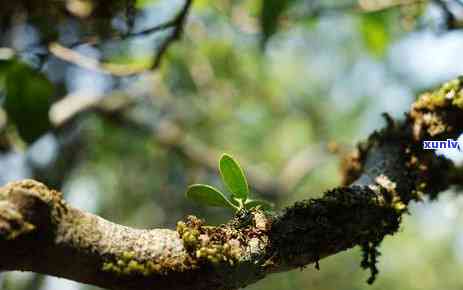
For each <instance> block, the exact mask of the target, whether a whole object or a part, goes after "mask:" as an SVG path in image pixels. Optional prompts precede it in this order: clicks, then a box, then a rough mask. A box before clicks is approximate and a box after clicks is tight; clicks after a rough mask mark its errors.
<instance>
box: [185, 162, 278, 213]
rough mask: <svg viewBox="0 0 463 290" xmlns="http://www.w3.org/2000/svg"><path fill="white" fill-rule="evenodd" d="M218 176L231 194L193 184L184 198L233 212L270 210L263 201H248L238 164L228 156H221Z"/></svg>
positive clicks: (208, 186) (241, 170)
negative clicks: (256, 209) (259, 209)
mask: <svg viewBox="0 0 463 290" xmlns="http://www.w3.org/2000/svg"><path fill="white" fill-rule="evenodd" d="M219 169H220V175H221V177H222V181H223V182H224V183H225V186H226V187H227V189H228V190H229V191H230V192H231V195H230V196H229V197H227V196H225V195H224V194H223V193H222V192H221V191H220V190H218V189H217V188H215V187H213V186H210V185H206V184H193V185H191V186H190V187H189V188H188V191H187V192H186V196H187V197H188V198H189V199H192V200H194V201H196V202H198V203H200V204H203V205H208V206H215V207H225V208H231V209H234V210H240V209H252V208H258V207H259V208H262V209H264V210H266V209H270V208H271V205H270V204H269V203H267V202H265V201H260V200H253V199H249V186H248V182H247V180H246V176H245V174H244V172H243V169H242V168H241V166H240V165H239V163H238V162H237V161H236V160H235V159H234V158H233V157H232V156H230V155H228V154H223V155H222V157H221V158H220V162H219Z"/></svg>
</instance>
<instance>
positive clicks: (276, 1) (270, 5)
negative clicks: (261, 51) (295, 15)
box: [260, 0, 291, 45]
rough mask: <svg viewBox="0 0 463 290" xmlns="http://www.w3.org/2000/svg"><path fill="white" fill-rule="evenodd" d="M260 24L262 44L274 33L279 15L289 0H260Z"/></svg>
mask: <svg viewBox="0 0 463 290" xmlns="http://www.w3.org/2000/svg"><path fill="white" fill-rule="evenodd" d="M261 1H262V2H261V3H262V6H261V12H260V26H261V29H262V44H263V45H265V44H266V43H267V40H268V39H269V38H270V37H271V36H272V35H273V34H275V32H276V31H277V29H278V22H279V18H280V16H281V15H282V14H283V13H284V12H285V10H286V9H287V8H288V6H289V2H291V1H290V0H261Z"/></svg>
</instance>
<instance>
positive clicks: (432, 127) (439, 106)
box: [410, 76, 463, 140]
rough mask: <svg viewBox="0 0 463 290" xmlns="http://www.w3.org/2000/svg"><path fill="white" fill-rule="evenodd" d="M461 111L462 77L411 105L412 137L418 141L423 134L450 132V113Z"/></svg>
mask: <svg viewBox="0 0 463 290" xmlns="http://www.w3.org/2000/svg"><path fill="white" fill-rule="evenodd" d="M461 110H463V76H461V77H459V78H457V79H454V80H451V81H449V82H447V83H445V84H443V85H442V86H441V87H439V88H438V89H436V90H434V91H430V92H426V93H424V94H422V95H421V96H420V97H419V98H418V100H416V102H415V103H414V104H413V106H412V109H411V111H410V117H411V119H412V120H413V122H414V127H413V131H414V137H415V139H416V140H420V138H421V137H422V135H423V133H424V132H427V133H428V134H429V136H431V137H432V136H436V135H438V134H441V133H446V132H451V131H452V130H453V126H452V124H449V123H448V122H447V121H448V120H452V119H453V117H451V116H452V112H458V111H459V112H460V113H461Z"/></svg>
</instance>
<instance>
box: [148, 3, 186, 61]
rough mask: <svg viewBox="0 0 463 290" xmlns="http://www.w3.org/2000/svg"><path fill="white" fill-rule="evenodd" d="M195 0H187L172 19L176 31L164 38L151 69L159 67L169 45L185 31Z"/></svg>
mask: <svg viewBox="0 0 463 290" xmlns="http://www.w3.org/2000/svg"><path fill="white" fill-rule="evenodd" d="M192 3H193V0H185V4H184V5H183V8H182V10H180V12H179V13H178V14H177V16H176V17H175V18H174V19H173V20H172V23H171V24H173V25H174V26H175V28H174V31H173V32H172V33H171V34H170V35H169V36H168V37H167V38H166V39H165V40H164V42H163V43H162V44H161V46H160V47H159V50H158V52H157V53H156V57H155V58H154V62H153V64H152V66H151V69H157V68H158V67H159V66H160V65H161V59H162V57H163V56H164V54H165V53H166V51H167V49H168V48H169V46H170V45H171V44H172V43H173V42H174V41H176V40H178V39H179V38H180V36H181V35H182V32H183V26H184V24H185V21H186V18H187V15H188V11H189V10H190V7H191V4H192Z"/></svg>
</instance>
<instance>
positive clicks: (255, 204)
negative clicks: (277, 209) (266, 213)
mask: <svg viewBox="0 0 463 290" xmlns="http://www.w3.org/2000/svg"><path fill="white" fill-rule="evenodd" d="M245 208H246V209H252V208H259V209H262V210H271V209H272V208H273V204H272V203H270V202H268V201H265V200H256V199H248V200H247V201H246V203H245Z"/></svg>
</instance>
